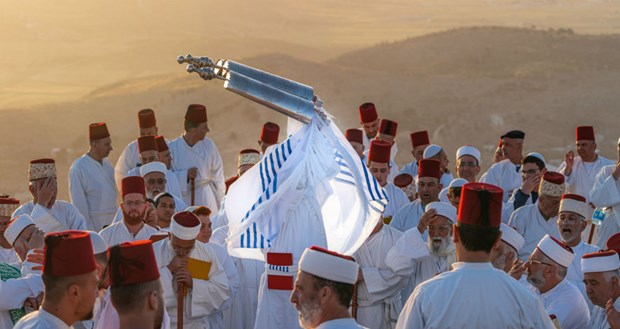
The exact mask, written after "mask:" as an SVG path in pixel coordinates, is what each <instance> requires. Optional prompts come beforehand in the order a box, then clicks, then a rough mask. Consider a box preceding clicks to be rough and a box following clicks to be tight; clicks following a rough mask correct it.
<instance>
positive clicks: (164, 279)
mask: <svg viewBox="0 0 620 329" xmlns="http://www.w3.org/2000/svg"><path fill="white" fill-rule="evenodd" d="M200 227H201V223H200V220H199V219H198V217H196V215H194V214H193V213H191V212H188V211H183V212H180V213H177V214H175V215H174V216H173V217H172V224H171V225H170V233H171V236H170V238H169V239H164V240H161V241H159V242H157V243H155V245H154V246H153V249H154V250H155V258H156V259H157V266H158V268H159V273H160V275H161V277H160V280H161V284H162V286H163V291H164V302H165V306H166V310H167V311H168V314H169V316H170V325H171V327H172V328H176V326H177V321H178V312H179V310H178V309H177V305H178V296H179V294H178V289H180V287H184V289H186V290H185V291H186V293H185V294H184V298H183V313H182V314H183V328H189V329H208V328H210V326H209V316H210V315H211V314H214V313H216V312H218V311H219V310H221V308H222V306H223V305H224V303H225V302H226V300H228V299H229V298H230V296H231V290H230V286H229V283H228V279H227V278H226V271H225V270H224V268H223V267H222V265H221V263H220V262H219V261H218V258H217V255H216V254H215V253H214V252H213V251H212V249H210V248H207V247H205V245H204V244H203V243H201V242H198V243H196V237H197V236H198V234H199V233H200ZM192 262H196V265H195V266H194V265H192ZM207 263H208V264H207ZM197 268H199V269H197ZM196 269H197V270H196Z"/></svg>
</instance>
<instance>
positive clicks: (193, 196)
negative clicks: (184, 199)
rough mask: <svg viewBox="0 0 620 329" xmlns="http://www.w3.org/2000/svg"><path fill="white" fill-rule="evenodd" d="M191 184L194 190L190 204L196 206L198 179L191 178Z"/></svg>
mask: <svg viewBox="0 0 620 329" xmlns="http://www.w3.org/2000/svg"><path fill="white" fill-rule="evenodd" d="M189 186H190V188H191V190H192V194H191V199H190V206H194V204H195V200H196V180H195V179H194V178H190V179H189Z"/></svg>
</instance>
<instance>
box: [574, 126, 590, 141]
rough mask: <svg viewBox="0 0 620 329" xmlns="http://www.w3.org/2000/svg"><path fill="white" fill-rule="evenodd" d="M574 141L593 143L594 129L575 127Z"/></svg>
mask: <svg viewBox="0 0 620 329" xmlns="http://www.w3.org/2000/svg"><path fill="white" fill-rule="evenodd" d="M575 140H578V141H593V140H595V138H594V127H592V126H581V127H577V129H576V132H575Z"/></svg>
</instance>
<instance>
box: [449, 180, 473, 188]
mask: <svg viewBox="0 0 620 329" xmlns="http://www.w3.org/2000/svg"><path fill="white" fill-rule="evenodd" d="M467 183H469V182H468V181H467V179H465V178H455V179H453V180H452V181H451V182H450V185H448V188H453V187H463V185H465V184H467Z"/></svg>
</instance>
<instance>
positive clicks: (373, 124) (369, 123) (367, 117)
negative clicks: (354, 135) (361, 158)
mask: <svg viewBox="0 0 620 329" xmlns="http://www.w3.org/2000/svg"><path fill="white" fill-rule="evenodd" d="M358 111H359V115H360V125H362V128H361V131H363V132H364V135H363V143H362V144H363V145H364V152H365V151H368V149H369V148H370V141H371V140H373V139H375V137H377V134H378V133H379V115H378V114H377V109H376V108H375V104H373V103H364V104H362V105H360V107H359V108H358Z"/></svg>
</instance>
